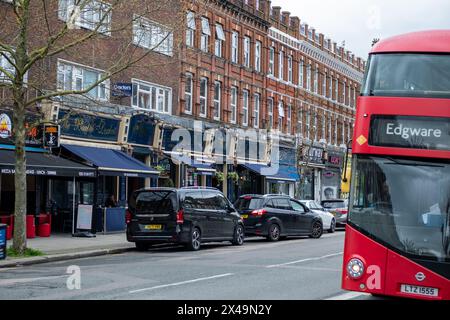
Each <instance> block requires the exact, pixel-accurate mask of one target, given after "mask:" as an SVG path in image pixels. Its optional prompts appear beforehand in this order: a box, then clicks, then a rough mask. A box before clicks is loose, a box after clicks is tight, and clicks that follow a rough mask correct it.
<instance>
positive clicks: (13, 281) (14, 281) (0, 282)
mask: <svg viewBox="0 0 450 320" xmlns="http://www.w3.org/2000/svg"><path fill="white" fill-rule="evenodd" d="M68 276H69V275H62V276H50V277H39V278H21V279H1V280H0V286H10V285H13V284H19V283H27V282H34V281H41V280H52V279H59V278H64V277H68Z"/></svg>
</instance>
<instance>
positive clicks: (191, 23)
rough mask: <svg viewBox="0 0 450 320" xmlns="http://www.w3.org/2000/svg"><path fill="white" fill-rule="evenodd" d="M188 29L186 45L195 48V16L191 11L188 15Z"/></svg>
mask: <svg viewBox="0 0 450 320" xmlns="http://www.w3.org/2000/svg"><path fill="white" fill-rule="evenodd" d="M186 22H187V29H186V45H187V46H189V47H193V46H194V43H195V30H196V27H195V14H194V12H192V11H189V12H188V13H187V15H186Z"/></svg>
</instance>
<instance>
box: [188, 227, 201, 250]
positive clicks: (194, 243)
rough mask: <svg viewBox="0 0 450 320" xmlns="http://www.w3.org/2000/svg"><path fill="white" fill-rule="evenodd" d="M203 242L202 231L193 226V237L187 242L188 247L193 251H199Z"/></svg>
mask: <svg viewBox="0 0 450 320" xmlns="http://www.w3.org/2000/svg"><path fill="white" fill-rule="evenodd" d="M201 242H202V238H201V233H200V229H199V228H193V229H192V231H191V237H190V239H189V242H188V243H187V248H188V249H189V250H191V251H197V250H199V249H200V246H201Z"/></svg>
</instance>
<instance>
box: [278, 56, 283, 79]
mask: <svg viewBox="0 0 450 320" xmlns="http://www.w3.org/2000/svg"><path fill="white" fill-rule="evenodd" d="M278 57H279V61H278V78H279V79H280V80H284V52H283V51H280V54H279V56H278Z"/></svg>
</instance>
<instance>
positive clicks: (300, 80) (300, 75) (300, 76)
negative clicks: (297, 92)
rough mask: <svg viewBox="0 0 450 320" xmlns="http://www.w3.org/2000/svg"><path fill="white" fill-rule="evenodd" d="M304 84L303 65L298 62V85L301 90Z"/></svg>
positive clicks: (301, 62)
mask: <svg viewBox="0 0 450 320" xmlns="http://www.w3.org/2000/svg"><path fill="white" fill-rule="evenodd" d="M304 83H305V63H304V62H303V60H302V61H300V64H299V66H298V85H299V86H300V87H301V88H303V85H304Z"/></svg>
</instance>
